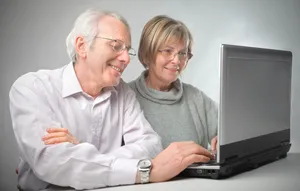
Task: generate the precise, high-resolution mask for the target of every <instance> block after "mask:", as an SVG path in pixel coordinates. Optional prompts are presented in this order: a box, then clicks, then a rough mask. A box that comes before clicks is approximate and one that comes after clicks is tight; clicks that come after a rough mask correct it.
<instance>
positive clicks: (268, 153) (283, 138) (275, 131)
mask: <svg viewBox="0 0 300 191" xmlns="http://www.w3.org/2000/svg"><path fill="white" fill-rule="evenodd" d="M291 75H292V53H291V52H290V51H283V50H270V49H262V48H254V47H245V46H234V45H221V54H220V102H219V103H220V105H219V129H218V141H219V142H218V150H217V157H216V161H213V162H209V163H207V164H193V165H191V166H189V167H188V168H187V169H186V170H185V171H183V173H182V174H181V175H183V176H194V177H209V178H226V177H229V176H232V175H234V174H237V173H240V172H244V171H247V170H251V169H254V168H257V167H259V166H261V165H264V164H267V163H270V162H272V161H275V160H278V159H281V158H284V157H286V156H287V152H288V151H289V149H290V147H291V144H290V111H291Z"/></svg>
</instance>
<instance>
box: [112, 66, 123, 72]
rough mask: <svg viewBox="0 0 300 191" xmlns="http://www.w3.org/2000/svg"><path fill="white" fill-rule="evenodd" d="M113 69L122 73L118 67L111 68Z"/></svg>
mask: <svg viewBox="0 0 300 191" xmlns="http://www.w3.org/2000/svg"><path fill="white" fill-rule="evenodd" d="M111 67H112V68H113V69H115V70H117V71H118V72H121V69H120V68H118V67H116V66H111Z"/></svg>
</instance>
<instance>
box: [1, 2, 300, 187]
mask: <svg viewBox="0 0 300 191" xmlns="http://www.w3.org/2000/svg"><path fill="white" fill-rule="evenodd" d="M89 7H99V8H103V9H108V10H113V11H117V12H119V13H121V14H122V15H123V16H125V17H126V18H127V20H128V21H129V24H130V25H131V27H132V37H133V38H132V44H133V47H135V48H136V49H137V48H138V41H139V37H140V33H141V31H142V28H143V25H144V24H145V23H146V22H147V21H148V20H149V19H150V18H151V17H153V16H155V15H157V14H167V15H170V16H172V17H174V18H176V19H180V20H182V21H183V22H185V23H186V25H187V26H188V27H189V28H190V30H191V32H192V34H193V36H194V39H195V47H194V48H195V49H194V51H193V52H194V55H195V56H194V57H193V59H192V60H191V61H190V63H189V65H188V67H187V69H186V71H185V73H184V75H183V80H184V81H185V82H187V83H191V84H193V85H195V86H197V87H198V88H200V89H201V90H203V91H204V92H206V93H207V94H208V95H209V96H210V97H212V98H213V99H214V100H215V101H218V98H219V78H218V77H219V45H220V44H221V43H227V44H237V45H249V46H260V47H265V48H275V49H286V50H291V51H292V52H293V63H294V67H293V80H292V83H293V85H292V104H293V107H292V144H293V146H292V149H291V152H300V148H299V147H300V141H299V137H300V128H299V125H300V117H299V113H300V99H299V97H300V76H299V75H300V74H299V72H300V0H197V1H196V0H194V1H186V0H177V1H174V0H151V1H150V0H126V1H124V0H110V1H109V0H107V1H103V0H102V1H100V0H98V1H96V0H85V1H79V0H72V1H71V0H70V1H58V0H57V1H46V0H40V1H30V0H26V1H25V0H19V1H16V0H1V2H0V73H1V75H0V83H1V91H0V109H1V115H0V151H1V155H0V156H1V160H0V190H1V191H2V190H9V191H11V190H16V175H15V173H14V169H15V167H16V166H17V164H18V149H17V145H16V142H15V138H14V135H13V132H12V128H11V121H10V114H9V107H8V92H9V89H10V86H11V85H12V83H13V82H14V81H15V80H16V79H17V78H18V77H19V76H20V75H22V74H24V73H26V72H30V71H36V70H38V69H54V68H57V67H61V66H63V65H65V64H67V63H68V62H69V59H68V56H67V54H66V48H65V38H66V36H67V34H68V33H69V31H70V29H71V27H72V24H73V22H74V20H75V18H76V17H77V16H78V15H79V13H81V12H82V11H84V10H85V9H86V8H89ZM142 69H143V68H142V66H141V65H140V64H139V63H138V60H137V59H136V60H134V61H132V63H131V64H130V65H129V67H128V68H127V70H126V71H125V73H124V75H123V78H124V79H125V81H130V80H133V79H134V78H136V77H137V76H138V75H139V74H140V72H141V71H142ZM20 104H21V103H20Z"/></svg>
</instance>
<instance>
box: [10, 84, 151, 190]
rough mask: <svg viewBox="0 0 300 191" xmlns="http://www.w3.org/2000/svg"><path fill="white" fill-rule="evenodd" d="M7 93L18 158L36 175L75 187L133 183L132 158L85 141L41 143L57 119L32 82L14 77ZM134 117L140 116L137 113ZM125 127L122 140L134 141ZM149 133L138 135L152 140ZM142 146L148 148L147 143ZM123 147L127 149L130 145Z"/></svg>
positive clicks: (53, 182)
mask: <svg viewBox="0 0 300 191" xmlns="http://www.w3.org/2000/svg"><path fill="white" fill-rule="evenodd" d="M9 96H10V111H11V118H12V125H13V130H14V133H15V136H16V140H17V142H18V145H19V147H20V151H21V154H22V157H23V158H24V159H25V160H26V162H27V163H28V164H29V166H30V168H31V169H32V170H33V172H34V174H35V175H36V176H37V177H38V178H40V179H41V180H43V181H45V182H48V183H51V184H54V185H58V186H71V187H73V188H75V189H92V188H99V187H105V186H114V185H121V184H134V183H135V177H136V172H137V167H136V166H137V163H138V159H137V158H136V157H126V156H120V157H119V156H118V155H117V154H116V155H114V154H113V153H111V154H101V153H100V152H99V151H98V150H97V148H96V147H95V146H94V145H92V144H89V143H81V144H78V145H73V144H70V143H61V144H55V145H50V146H49V145H48V146H47V145H44V143H43V141H42V140H41V137H42V136H43V135H45V132H46V128H48V127H51V126H57V125H58V124H59V121H57V120H56V119H55V114H54V112H53V111H52V109H51V107H50V105H49V104H48V101H47V98H45V96H43V95H42V93H41V91H40V90H39V89H38V87H37V86H36V83H35V82H33V83H31V84H29V83H23V82H22V80H17V81H16V82H15V83H14V85H13V86H12V88H11V90H10V94H9ZM127 115H128V114H127ZM135 117H136V118H142V117H141V116H140V117H139V116H138V115H135ZM133 121H136V122H135V124H136V125H139V124H143V123H145V122H138V121H139V120H138V119H135V120H133ZM125 129H126V130H127V132H126V133H125V141H127V142H129V143H131V142H132V143H133V142H135V141H134V140H132V138H129V137H131V136H129V135H128V136H127V133H129V132H130V131H131V130H130V128H125ZM138 129H139V127H136V130H134V131H140V134H136V136H140V135H142V134H144V133H146V131H147V130H146V129H147V128H145V127H144V128H143V127H142V128H140V129H142V130H138ZM146 134H147V133H146ZM152 134H153V133H152ZM152 134H151V133H150V134H148V135H145V137H143V136H142V137H143V139H147V138H152V139H153V140H154V142H156V138H154V137H152ZM153 136H154V134H153ZM133 139H138V138H133ZM145 147H147V148H148V145H147V144H146V146H145ZM149 148H151V146H149ZM124 149H125V148H124ZM126 149H128V150H130V149H131V147H128V148H126ZM146 150H147V149H146ZM135 152H139V150H135Z"/></svg>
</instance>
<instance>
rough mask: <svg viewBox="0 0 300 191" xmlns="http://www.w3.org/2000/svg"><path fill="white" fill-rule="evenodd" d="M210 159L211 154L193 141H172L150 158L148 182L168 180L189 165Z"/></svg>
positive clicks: (211, 157)
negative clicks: (150, 167) (150, 166)
mask: <svg viewBox="0 0 300 191" xmlns="http://www.w3.org/2000/svg"><path fill="white" fill-rule="evenodd" d="M210 159H213V155H212V154H211V153H210V152H209V151H208V150H206V149H205V148H203V147H201V146H200V145H198V144H196V143H194V142H175V143H172V144H170V146H169V147H167V148H166V149H165V150H163V151H162V152H161V153H160V154H159V155H157V157H155V158H154V159H153V160H152V169H151V172H150V182H162V181H166V180H169V179H171V178H173V177H175V176H176V175H178V174H179V173H180V172H181V171H183V170H184V169H185V168H187V167H188V166H189V165H191V164H193V163H196V162H208V161H209V160H210Z"/></svg>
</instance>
